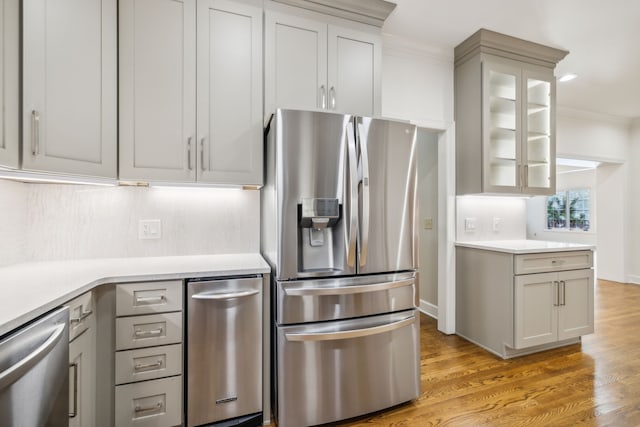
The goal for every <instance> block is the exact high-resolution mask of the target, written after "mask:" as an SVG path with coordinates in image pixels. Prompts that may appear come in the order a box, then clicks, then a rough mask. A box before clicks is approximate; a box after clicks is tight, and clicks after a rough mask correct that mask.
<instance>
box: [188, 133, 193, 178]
mask: <svg viewBox="0 0 640 427" xmlns="http://www.w3.org/2000/svg"><path fill="white" fill-rule="evenodd" d="M192 140H193V138H192V137H189V138H187V168H188V169H189V170H190V171H191V170H193V165H192V164H191V143H192V142H193V141H192Z"/></svg>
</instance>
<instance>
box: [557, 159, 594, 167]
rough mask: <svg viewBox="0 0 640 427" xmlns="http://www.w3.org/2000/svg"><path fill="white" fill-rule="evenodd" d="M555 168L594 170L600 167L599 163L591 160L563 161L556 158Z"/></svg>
mask: <svg viewBox="0 0 640 427" xmlns="http://www.w3.org/2000/svg"><path fill="white" fill-rule="evenodd" d="M556 166H572V167H576V168H584V169H595V168H597V167H598V166H600V162H596V161H593V160H581V159H565V158H562V157H558V158H556Z"/></svg>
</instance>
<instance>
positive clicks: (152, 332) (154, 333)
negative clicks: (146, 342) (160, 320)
mask: <svg viewBox="0 0 640 427" xmlns="http://www.w3.org/2000/svg"><path fill="white" fill-rule="evenodd" d="M163 330H164V329H162V328H158V329H152V330H150V331H141V330H140V329H138V330H136V331H135V336H136V337H150V336H159V335H162V331H163Z"/></svg>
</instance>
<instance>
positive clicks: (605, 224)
mask: <svg viewBox="0 0 640 427" xmlns="http://www.w3.org/2000/svg"><path fill="white" fill-rule="evenodd" d="M638 154H639V155H640V153H638ZM625 171H626V167H625V166H624V165H619V164H605V165H601V166H600V167H598V169H597V170H596V175H597V187H596V194H597V201H596V211H597V212H598V223H597V224H596V232H597V242H596V247H597V260H596V261H597V275H598V278H600V279H606V280H613V281H616V282H623V283H624V282H627V279H626V277H625V267H626V266H625V257H624V256H620V254H621V252H623V251H624V247H625V240H626V237H625V221H624V214H625V212H628V209H627V198H626V197H625V191H624V188H626V184H625V177H626V174H625ZM636 191H638V189H636ZM636 194H638V193H636Z"/></svg>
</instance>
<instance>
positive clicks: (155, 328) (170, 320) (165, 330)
mask: <svg viewBox="0 0 640 427" xmlns="http://www.w3.org/2000/svg"><path fill="white" fill-rule="evenodd" d="M181 341H182V313H181V312H177V313H163V314H149V315H146V316H131V317H120V318H117V319H116V350H128V349H132V348H141V347H151V346H155V345H166V344H178V343H180V342H181Z"/></svg>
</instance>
